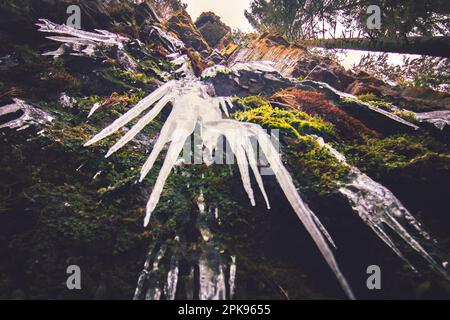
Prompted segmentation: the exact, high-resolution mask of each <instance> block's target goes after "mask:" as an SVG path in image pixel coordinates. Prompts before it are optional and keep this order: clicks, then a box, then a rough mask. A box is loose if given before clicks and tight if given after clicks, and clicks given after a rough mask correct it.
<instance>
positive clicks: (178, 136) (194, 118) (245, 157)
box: [86, 64, 353, 298]
mask: <svg viewBox="0 0 450 320" xmlns="http://www.w3.org/2000/svg"><path fill="white" fill-rule="evenodd" d="M264 67H265V65H264V64H263V65H262V66H261V65H259V64H253V65H252V66H251V68H256V69H263V70H267V69H264ZM239 68H250V66H239ZM239 68H237V69H239ZM266 68H267V67H266ZM208 92H209V87H208V85H207V84H205V83H203V82H201V81H199V80H198V79H195V78H194V77H193V76H189V77H187V78H185V79H184V80H178V81H173V82H171V83H168V84H166V85H165V86H163V88H160V89H158V90H156V91H155V92H154V93H152V94H151V95H150V96H148V97H147V98H145V99H144V100H143V101H141V102H139V103H138V104H137V105H136V106H135V107H134V108H132V109H131V110H129V111H128V112H127V113H126V114H125V115H123V116H122V117H120V118H119V119H117V120H116V121H114V122H113V124H111V125H110V126H109V127H107V128H106V129H104V130H103V131H102V132H100V133H99V134H97V135H96V136H95V137H94V138H93V139H92V140H90V141H89V142H88V143H87V144H86V145H90V144H92V143H95V142H97V141H99V140H101V139H103V138H104V137H106V136H108V135H110V134H111V133H113V132H115V131H117V130H118V129H119V128H120V127H122V126H123V125H125V124H127V123H128V122H129V121H131V120H132V119H134V118H135V117H137V116H138V115H139V114H141V113H142V112H143V111H144V110H145V109H147V108H148V107H149V106H150V105H151V104H153V103H154V102H155V101H157V100H159V99H161V98H162V97H163V96H165V95H168V97H167V98H168V99H169V98H170V99H173V100H172V102H173V108H172V112H171V114H170V116H169V117H168V119H167V120H166V122H165V124H164V126H163V128H162V130H161V134H160V136H159V138H158V140H157V141H156V143H155V145H154V146H153V150H152V152H151V154H150V156H149V158H148V159H147V161H146V163H145V164H144V166H143V167H142V169H141V177H140V181H142V180H143V179H144V178H145V176H146V175H147V173H148V172H149V171H150V170H151V168H152V167H153V165H154V163H155V161H156V159H157V157H158V155H159V154H160V152H161V150H162V148H163V147H164V145H165V144H166V143H168V142H170V147H169V150H168V152H167V155H166V158H165V160H164V163H163V166H162V168H161V170H160V172H159V175H158V178H157V181H156V183H155V185H154V188H153V190H152V193H151V195H150V198H149V201H148V203H147V210H146V216H145V219H144V224H145V225H148V223H149V221H150V217H151V214H152V212H153V210H154V209H155V207H156V205H157V204H158V202H159V199H160V195H161V192H162V190H163V187H164V184H165V182H166V180H167V178H168V176H169V174H170V172H171V170H172V168H173V167H174V165H175V163H176V162H177V160H178V156H179V154H180V153H181V150H182V149H183V147H184V143H185V141H186V139H187V138H188V137H189V136H190V135H191V134H192V133H193V132H194V129H195V127H196V125H197V123H201V128H202V130H201V132H200V135H201V136H202V139H203V141H204V142H203V143H204V145H205V146H206V147H208V148H209V150H210V151H211V152H212V150H214V149H216V148H217V143H218V141H219V139H218V138H219V136H221V135H223V136H225V137H226V139H227V140H228V142H229V143H230V146H231V147H232V151H233V153H234V155H235V156H236V158H237V162H238V167H239V171H240V173H241V179H242V184H243V187H244V189H245V191H246V192H247V195H248V197H249V199H250V202H251V204H252V205H255V204H256V203H255V198H254V194H253V189H252V186H251V180H250V173H249V165H250V167H251V168H252V171H253V173H254V175H255V178H256V181H257V183H258V186H259V189H260V190H261V192H262V194H263V196H264V199H265V201H266V204H267V206H268V207H269V201H268V197H267V194H266V192H265V190H264V185H263V182H262V178H261V176H260V174H259V173H258V170H257V166H256V163H257V162H256V161H257V159H256V157H255V154H254V153H253V152H252V150H251V142H250V138H256V139H257V141H258V142H259V144H260V146H261V148H262V150H263V152H264V154H265V155H266V157H267V159H269V163H270V165H271V168H272V170H273V171H274V172H275V175H276V178H277V180H278V182H279V184H280V186H281V188H282V190H283V191H284V193H285V194H286V197H287V199H288V200H289V202H290V203H291V205H292V207H293V209H294V211H295V212H296V214H297V215H298V217H299V218H300V220H301V221H302V222H303V224H304V225H305V227H306V229H307V230H308V232H309V233H310V234H311V237H312V238H313V240H314V241H315V242H316V244H317V246H318V248H319V250H320V251H321V253H322V254H323V256H324V258H325V260H326V261H327V263H328V264H329V265H330V267H331V268H332V270H333V272H334V273H335V274H336V277H337V278H338V280H339V282H340V284H341V286H342V287H343V289H344V290H345V292H346V293H347V295H348V296H349V297H350V298H353V293H352V292H351V290H350V288H349V286H348V284H347V282H346V280H345V278H344V276H343V275H342V274H341V272H340V270H339V268H338V266H337V263H336V261H335V259H334V256H333V254H332V252H331V250H330V248H329V247H328V245H327V242H326V241H325V239H324V236H325V237H326V238H328V240H329V241H330V243H332V244H333V242H332V240H331V237H330V236H329V234H328V232H326V230H325V228H324V226H323V225H322V224H321V223H320V222H319V220H318V218H317V217H316V216H315V215H314V214H313V213H312V211H311V210H310V209H309V208H308V206H307V205H306V204H305V203H304V202H303V200H302V199H301V198H300V196H299V195H298V192H297V190H296V188H295V185H294V183H293V182H292V178H291V177H290V175H289V173H288V172H287V170H286V168H285V167H284V166H283V164H282V162H281V159H280V156H279V155H278V153H277V150H275V148H274V146H273V145H272V142H271V141H270V139H269V137H268V135H267V134H266V133H265V132H264V131H263V129H262V128H261V127H260V126H258V125H255V124H245V123H241V122H238V121H235V120H223V119H222V112H221V110H220V104H222V107H223V105H224V104H226V103H227V101H228V103H230V98H219V99H218V98H213V97H210V96H209V95H208ZM219 102H222V103H219ZM164 104H165V100H162V101H161V102H160V104H159V105H158V106H157V107H155V111H154V113H152V111H151V112H150V113H149V114H150V115H147V116H144V117H143V119H141V121H139V122H138V124H137V125H136V127H135V128H133V129H131V130H130V131H131V132H129V134H127V135H126V136H125V137H124V138H122V139H123V140H122V139H121V141H120V142H119V143H118V145H117V146H114V147H113V148H112V149H111V151H110V152H109V153H108V155H109V154H110V153H112V152H114V151H115V150H117V149H118V147H121V146H123V145H124V144H126V142H127V141H129V140H130V139H131V138H132V137H133V136H134V135H135V134H136V133H137V132H138V131H139V130H141V128H143V127H144V126H145V124H147V123H148V122H149V121H150V120H151V119H152V117H153V114H156V113H157V112H158V109H159V108H160V107H161V106H162V105H164Z"/></svg>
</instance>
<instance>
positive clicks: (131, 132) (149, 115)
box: [106, 96, 171, 158]
mask: <svg viewBox="0 0 450 320" xmlns="http://www.w3.org/2000/svg"><path fill="white" fill-rule="evenodd" d="M170 99H171V97H167V96H166V97H163V98H162V99H161V100H160V101H158V103H157V104H156V105H155V106H154V107H153V108H152V109H151V110H150V111H149V112H148V113H147V114H146V115H145V116H143V117H142V118H141V119H140V120H139V121H138V123H136V124H135V125H134V126H133V127H132V128H131V129H130V130H129V131H128V132H127V133H126V134H125V135H124V136H123V137H122V138H121V139H120V140H119V141H118V142H117V143H116V144H115V145H114V146H112V147H111V149H109V151H108V153H107V154H106V158H108V157H109V156H111V155H112V154H113V153H114V152H116V151H117V150H119V149H120V148H122V147H123V146H124V145H125V144H127V143H128V142H129V141H131V140H132V139H133V138H134V137H135V136H136V135H137V134H138V133H139V132H140V131H141V130H142V129H144V128H145V126H146V125H148V124H149V123H150V122H151V121H152V120H153V119H154V118H155V117H156V116H157V115H158V114H159V113H160V112H161V110H162V109H163V108H164V107H165V106H166V105H167V104H168V103H169V101H170Z"/></svg>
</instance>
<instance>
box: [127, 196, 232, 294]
mask: <svg viewBox="0 0 450 320" xmlns="http://www.w3.org/2000/svg"><path fill="white" fill-rule="evenodd" d="M197 206H198V209H199V214H198V217H197V221H196V228H198V230H199V232H200V234H201V235H202V241H203V244H202V246H201V249H200V250H201V252H199V256H198V258H196V259H194V261H190V263H189V267H188V268H187V269H188V273H187V274H185V275H184V276H183V275H182V274H181V271H180V257H181V256H182V255H181V254H180V252H179V250H178V249H177V247H176V246H172V249H171V250H169V249H168V246H167V245H166V244H165V243H163V244H162V245H160V246H159V249H158V247H157V246H156V245H155V243H153V244H152V245H151V247H150V250H149V253H148V256H147V259H146V261H145V264H144V269H143V270H142V272H141V274H140V276H139V279H138V283H137V286H136V290H135V293H134V297H133V299H134V300H141V299H144V300H161V299H166V300H174V299H175V297H176V294H177V289H178V288H183V289H184V290H182V291H183V292H184V295H185V298H186V299H187V300H193V299H200V300H227V299H233V297H234V294H235V281H236V257H235V256H227V255H226V254H225V253H223V252H221V250H219V249H218V247H217V246H216V244H215V241H214V236H213V234H212V233H211V231H210V230H209V220H210V219H209V218H210V216H212V215H214V216H215V220H216V221H220V220H219V218H218V208H216V209H215V211H214V213H213V212H211V210H206V205H205V198H204V196H203V192H201V193H200V196H199V197H198V199H197ZM219 223H220V222H219ZM179 241H180V239H179V238H178V237H175V243H177V244H178V243H179ZM174 247H175V249H174ZM164 257H166V258H167V260H168V261H169V263H168V265H169V271H168V272H167V274H165V273H163V274H162V273H161V272H160V270H161V263H162V260H163V258H164ZM195 270H197V272H195Z"/></svg>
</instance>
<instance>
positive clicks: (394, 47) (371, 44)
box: [299, 36, 450, 58]
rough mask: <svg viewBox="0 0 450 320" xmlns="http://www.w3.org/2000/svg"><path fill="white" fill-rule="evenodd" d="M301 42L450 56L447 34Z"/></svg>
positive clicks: (323, 46) (327, 46)
mask: <svg viewBox="0 0 450 320" xmlns="http://www.w3.org/2000/svg"><path fill="white" fill-rule="evenodd" d="M299 43H300V44H302V45H305V46H307V47H322V48H327V49H354V50H365V51H381V52H395V53H408V54H420V55H429V56H436V57H445V58H448V57H450V37H447V36H445V37H444V36H439V37H410V38H407V41H405V40H402V39H392V38H382V39H366V38H350V39H316V40H300V41H299Z"/></svg>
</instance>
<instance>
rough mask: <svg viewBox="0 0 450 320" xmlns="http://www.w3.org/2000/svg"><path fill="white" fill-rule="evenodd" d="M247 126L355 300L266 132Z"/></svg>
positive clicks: (288, 196)
mask: <svg viewBox="0 0 450 320" xmlns="http://www.w3.org/2000/svg"><path fill="white" fill-rule="evenodd" d="M247 126H248V127H249V129H250V130H251V131H252V132H253V133H254V134H255V136H256V137H257V139H258V141H259V142H260V146H261V149H262V150H263V152H264V154H265V156H266V158H267V160H268V161H269V164H270V166H271V168H272V170H273V171H274V173H275V176H276V178H277V180H278V183H279V184H280V187H281V189H282V190H283V192H284V194H285V195H286V198H287V199H288V201H289V203H290V204H291V206H292V208H293V209H294V211H295V213H296V214H297V216H298V217H299V219H300V220H301V221H302V223H303V225H304V226H305V228H306V230H307V231H308V232H309V234H310V235H311V237H312V238H313V240H314V242H315V243H316V245H317V247H318V248H319V250H320V252H321V253H322V255H323V257H324V258H325V260H326V261H327V263H328V265H329V266H330V268H331V269H332V270H333V272H334V274H335V275H336V278H337V279H338V281H339V283H340V284H341V287H342V289H343V290H344V291H345V293H346V294H347V296H348V297H349V298H350V299H355V296H354V294H353V292H352V290H351V288H350V286H349V285H348V283H347V280H346V279H345V277H344V275H343V274H342V272H341V271H340V269H339V266H338V264H337V262H336V259H335V258H334V255H333V252H332V251H331V249H330V247H329V246H328V244H327V242H326V241H325V238H324V237H323V235H322V233H321V232H320V229H319V228H318V227H317V224H316V222H315V221H314V219H313V217H312V215H313V213H312V211H311V210H310V209H309V207H308V206H307V205H306V204H305V203H304V202H303V200H302V199H301V198H300V195H299V194H298V192H297V189H296V188H295V185H294V183H293V181H292V178H291V176H290V174H289V172H287V170H286V168H285V167H284V166H283V164H282V162H281V159H280V157H279V155H278V153H277V151H276V150H275V148H274V147H273V145H272V143H271V141H270V140H269V138H268V136H267V134H266V132H264V130H263V129H262V128H261V127H260V126H258V125H253V124H248V125H247Z"/></svg>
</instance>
